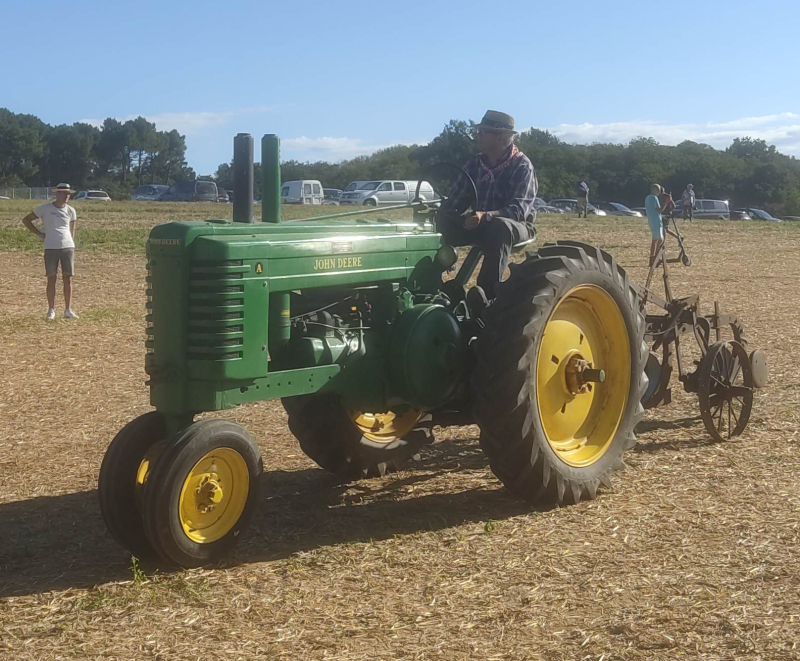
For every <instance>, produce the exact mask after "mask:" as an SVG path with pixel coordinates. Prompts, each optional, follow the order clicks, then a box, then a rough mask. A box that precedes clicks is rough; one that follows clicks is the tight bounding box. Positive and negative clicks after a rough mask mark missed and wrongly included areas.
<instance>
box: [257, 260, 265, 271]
mask: <svg viewBox="0 0 800 661" xmlns="http://www.w3.org/2000/svg"><path fill="white" fill-rule="evenodd" d="M263 272H264V267H263V266H262V265H261V262H256V273H263Z"/></svg>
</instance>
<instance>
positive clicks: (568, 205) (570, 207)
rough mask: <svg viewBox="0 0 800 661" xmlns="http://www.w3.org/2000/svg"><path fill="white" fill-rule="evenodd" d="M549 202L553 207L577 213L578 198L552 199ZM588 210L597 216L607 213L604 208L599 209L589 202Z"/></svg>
mask: <svg viewBox="0 0 800 661" xmlns="http://www.w3.org/2000/svg"><path fill="white" fill-rule="evenodd" d="M548 204H549V205H550V206H553V207H558V208H559V209H562V210H563V211H565V212H566V213H575V208H576V206H577V204H578V200H574V199H568V198H559V199H557V200H550V202H548ZM588 211H589V213H591V214H594V215H595V216H605V215H607V214H606V212H605V211H603V210H602V209H598V208H597V207H596V206H594V205H593V204H589V206H588Z"/></svg>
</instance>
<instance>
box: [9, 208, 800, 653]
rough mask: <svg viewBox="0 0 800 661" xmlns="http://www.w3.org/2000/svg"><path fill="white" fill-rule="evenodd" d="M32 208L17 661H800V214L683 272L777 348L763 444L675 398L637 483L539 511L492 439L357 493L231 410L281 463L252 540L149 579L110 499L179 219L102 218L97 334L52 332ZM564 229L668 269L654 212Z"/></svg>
mask: <svg viewBox="0 0 800 661" xmlns="http://www.w3.org/2000/svg"><path fill="white" fill-rule="evenodd" d="M16 204H17V206H14V207H6V208H5V209H6V210H5V211H2V210H0V239H2V243H0V282H2V283H3V296H2V301H1V302H0V342H2V351H0V374H1V375H2V376H0V475H2V478H1V479H0V485H2V490H0V658H3V659H6V658H8V659H12V658H13V659H19V660H27V659H37V660H38V659H72V658H81V659H201V658H209V657H212V656H213V657H214V658H218V659H226V660H227V659H254V658H265V659H283V658H291V659H331V660H333V659H337V660H345V659H347V660H355V659H398V658H402V659H420V660H422V659H548V660H549V659H570V660H572V659H587V660H588V659H591V660H595V661H599V660H601V659H602V660H603V661H609V660H611V659H626V660H633V659H648V660H649V659H677V658H687V659H763V660H764V661H772V660H777V659H800V649H798V641H800V447H798V418H800V386H798V385H797V384H796V383H795V378H794V376H793V375H795V376H796V375H797V373H798V372H800V340H799V339H798V325H799V324H800V312H798V303H800V296H798V294H799V293H800V258H798V253H800V224H793V223H783V224H781V225H777V224H776V225H772V224H755V223H722V222H719V223H718V222H696V223H695V224H694V225H691V226H689V227H686V228H685V234H686V237H687V243H688V246H689V252H690V254H691V256H692V259H693V261H694V265H693V266H692V267H691V268H682V267H674V268H673V270H672V273H673V275H674V277H673V287H674V289H675V291H676V292H677V293H679V294H689V293H694V292H699V293H701V294H702V296H703V300H705V301H706V303H707V304H710V303H711V302H712V301H713V300H714V299H717V300H719V301H720V304H721V307H722V310H723V311H730V312H736V313H738V314H740V315H741V317H742V319H743V321H744V324H745V327H746V329H747V334H748V337H749V340H750V343H751V346H752V347H761V348H762V349H764V351H765V352H766V353H767V356H768V359H769V362H770V366H771V373H770V378H771V381H770V384H769V386H768V387H767V388H766V389H765V390H763V391H760V392H758V394H757V397H756V402H755V405H754V412H753V417H752V421H751V423H750V426H749V428H748V430H747V432H746V433H745V434H744V435H743V436H742V437H741V438H740V439H738V440H735V441H732V442H727V443H722V444H716V443H712V442H711V441H710V439H709V437H708V436H707V435H706V433H705V431H704V429H703V426H702V422H701V421H700V420H699V418H698V417H697V401H696V397H695V396H693V395H687V394H684V393H682V392H681V391H680V390H679V388H677V387H676V388H675V390H674V392H675V394H676V397H675V400H676V401H675V402H674V403H673V405H671V406H670V407H669V408H667V409H662V410H657V411H654V412H650V413H648V415H647V418H646V420H645V421H644V422H643V423H641V425H640V427H639V429H638V438H639V444H638V446H637V447H636V448H635V449H634V450H633V451H632V452H630V453H629V454H628V455H627V463H628V468H627V470H625V471H624V472H621V473H618V474H617V476H616V479H615V481H614V487H613V490H603V491H602V492H601V493H600V494H599V496H598V498H597V500H594V501H590V502H584V503H581V504H580V505H577V506H571V507H565V508H554V509H541V510H539V509H536V510H531V509H530V508H529V507H527V506H526V505H524V504H523V503H520V502H518V501H517V500H515V499H514V498H512V497H511V496H510V495H509V494H508V493H507V492H506V491H505V490H504V489H503V488H502V487H501V485H500V484H499V483H498V482H497V480H496V479H495V478H494V477H493V475H492V474H491V472H490V471H489V468H488V465H487V462H486V460H485V459H484V457H483V455H482V454H481V452H480V448H479V446H478V443H477V439H478V432H477V429H476V428H475V427H463V428H452V429H448V430H445V431H443V432H439V434H438V435H439V436H440V437H441V438H443V439H445V440H444V442H443V443H440V444H438V445H436V446H434V447H431V448H429V449H427V450H426V451H425V452H424V453H423V455H422V458H421V460H420V461H418V462H416V463H414V464H412V465H411V466H410V467H409V470H406V471H404V472H401V473H399V474H395V475H392V476H390V477H386V478H383V479H374V480H367V481H364V482H360V483H355V484H349V485H342V484H339V483H337V482H336V480H334V479H333V478H331V477H330V476H329V475H327V474H326V473H325V472H323V471H322V470H321V469H319V468H317V467H316V466H315V465H314V464H313V463H312V462H311V461H310V460H309V459H307V458H306V457H305V456H304V455H303V454H302V453H301V451H300V449H299V447H298V445H297V443H296V442H295V441H294V440H293V439H292V437H291V436H290V434H289V432H288V430H287V428H286V425H285V416H284V413H283V410H282V408H281V406H280V404H278V403H262V404H257V405H251V406H248V407H245V408H241V409H239V410H236V411H233V412H230V413H229V414H227V415H230V417H232V418H234V419H236V420H237V421H238V422H240V423H241V424H243V425H245V426H246V427H247V428H248V429H249V430H250V432H251V433H253V435H254V436H255V437H256V439H257V440H258V442H259V444H260V446H261V451H262V453H263V457H264V466H265V476H264V481H263V487H262V489H263V491H262V493H263V502H262V503H261V508H260V512H259V514H258V516H257V517H256V520H255V521H254V524H253V526H252V528H251V530H250V532H249V533H248V535H247V536H246V538H245V539H243V540H242V543H241V544H240V545H239V546H238V548H237V551H236V553H235V555H234V557H233V558H232V559H231V560H230V561H229V562H227V563H225V565H224V566H222V567H219V568H214V569H210V570H196V571H186V572H175V573H162V572H159V571H156V570H154V569H153V568H149V567H145V568H142V569H140V568H137V567H132V565H131V559H130V557H128V556H126V554H125V552H124V551H123V550H122V549H120V548H119V547H118V546H117V545H116V544H115V543H114V542H113V540H112V539H111V538H110V537H109V536H108V534H107V533H106V531H105V528H104V525H103V522H102V520H101V518H100V512H99V507H98V504H97V493H96V483H97V474H98V469H99V466H100V462H101V460H102V456H103V452H104V450H105V448H106V446H107V445H108V443H109V441H110V440H111V438H112V437H113V436H114V434H115V433H116V432H117V431H118V430H119V429H120V428H121V427H122V426H123V425H124V424H125V423H126V422H128V421H129V420H131V419H132V418H133V417H135V416H136V415H139V414H140V413H143V412H144V411H147V410H148V400H147V390H146V388H145V386H144V381H145V378H146V375H145V373H144V369H143V361H144V359H143V356H144V347H143V330H144V322H143V319H142V316H143V308H144V255H143V250H142V249H141V239H142V238H143V236H144V234H145V233H146V229H147V227H148V226H149V225H151V224H152V223H153V222H155V220H156V218H157V217H159V216H158V214H160V213H162V212H158V211H154V210H153V205H129V206H125V205H115V206H114V207H109V208H105V209H97V210H87V211H86V212H85V213H84V214H82V218H84V219H85V222H83V223H82V225H81V229H80V230H79V231H82V232H84V237H85V240H84V241H82V243H81V246H82V248H81V250H80V251H79V254H78V260H77V264H78V276H77V278H76V295H75V297H76V305H75V307H76V309H77V310H78V311H79V312H80V314H81V319H80V320H79V321H76V322H68V321H65V320H62V319H59V320H58V321H57V322H55V323H51V324H48V323H46V322H45V321H44V313H45V308H46V305H45V302H44V277H43V268H42V264H41V256H40V254H39V253H38V251H37V247H36V244H35V242H32V241H30V240H28V239H27V238H26V237H25V236H24V235H23V234H20V233H19V231H18V230H17V229H14V227H13V225H14V223H16V222H17V220H16V219H17V218H19V217H21V216H22V215H24V209H23V207H24V205H20V204H19V203H16ZM161 208H166V207H159V209H161ZM173 208H175V209H178V211H176V212H175V214H176V215H173V216H171V217H190V216H192V215H193V214H195V213H201V214H205V213H211V211H208V210H207V209H203V210H202V211H201V212H198V211H196V210H193V209H191V208H187V205H181V206H180V207H177V206H176V207H169V209H170V213H173V212H172V209H173ZM218 208H219V207H214V211H216V209H218ZM224 210H225V211H227V212H228V213H229V209H224ZM215 215H219V214H215ZM92 221H93V222H92ZM540 227H541V234H540V238H541V240H542V242H544V241H547V240H555V239H557V238H575V239H581V240H584V241H588V242H591V243H595V244H598V245H600V246H602V247H604V248H607V249H609V250H610V251H611V252H612V253H613V254H615V255H616V256H617V258H618V260H619V261H620V263H621V264H623V265H624V266H625V267H626V268H628V269H629V271H630V273H631V275H632V276H633V278H634V279H635V280H639V281H641V280H642V279H643V276H644V272H645V266H646V254H647V248H648V241H649V238H648V234H647V231H646V224H645V222H644V221H643V220H639V221H635V220H630V221H628V220H613V219H597V220H589V221H577V220H574V219H572V220H564V219H560V220H543V221H541V223H540ZM104 232H105V234H104ZM93 233H94V234H93ZM100 236H105V239H103V240H99V239H98V240H94V239H92V237H94V238H95V239H96V238H97V237H100ZM59 298H60V293H59ZM676 386H677V384H676Z"/></svg>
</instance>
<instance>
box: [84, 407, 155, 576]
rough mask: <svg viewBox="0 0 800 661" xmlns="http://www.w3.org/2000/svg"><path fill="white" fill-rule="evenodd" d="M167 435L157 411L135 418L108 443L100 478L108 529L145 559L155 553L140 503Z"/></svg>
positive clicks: (98, 488)
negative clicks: (149, 539)
mask: <svg viewBox="0 0 800 661" xmlns="http://www.w3.org/2000/svg"><path fill="white" fill-rule="evenodd" d="M166 434H167V425H166V422H165V420H164V416H163V415H161V414H160V413H159V412H158V411H150V412H149V413H145V414H144V415H140V416H139V417H138V418H134V419H133V420H131V421H130V422H129V423H128V424H127V425H125V426H124V427H123V428H122V429H120V431H119V432H118V433H117V435H116V436H115V437H114V440H113V441H111V444H110V445H109V446H108V449H107V450H106V454H105V456H104V457H103V463H102V464H101V466H100V475H99V477H98V480H97V494H98V497H99V500H100V512H101V513H102V515H103V520H104V521H105V524H106V528H108V531H109V532H110V533H111V536H112V537H113V538H114V539H115V540H116V541H117V542H118V543H119V545H120V546H122V547H123V548H124V549H126V550H128V551H130V553H131V554H132V555H134V556H136V557H137V558H140V559H142V560H145V559H148V560H149V559H152V558H153V557H155V556H156V551H155V550H154V549H153V546H152V545H151V544H150V542H149V541H148V540H147V537H146V536H145V532H144V524H143V522H142V512H141V503H142V496H143V492H144V486H145V484H146V482H147V480H148V479H149V477H150V475H151V474H152V470H153V466H154V464H155V462H156V459H157V458H158V455H159V454H160V452H161V449H162V448H163V446H164V444H165V442H166Z"/></svg>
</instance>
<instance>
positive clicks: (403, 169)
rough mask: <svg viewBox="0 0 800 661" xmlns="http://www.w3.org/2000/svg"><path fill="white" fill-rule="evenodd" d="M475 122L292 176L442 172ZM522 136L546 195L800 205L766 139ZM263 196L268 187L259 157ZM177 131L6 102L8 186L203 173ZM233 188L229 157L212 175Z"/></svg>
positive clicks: (778, 210) (787, 210)
mask: <svg viewBox="0 0 800 661" xmlns="http://www.w3.org/2000/svg"><path fill="white" fill-rule="evenodd" d="M474 134H475V124H474V123H473V122H466V121H462V120H451V121H450V122H448V123H447V124H446V125H445V126H444V128H443V130H442V131H441V133H439V135H437V136H436V137H435V138H434V139H433V140H431V142H430V143H428V144H427V145H396V146H393V147H388V148H387V149H381V150H379V151H377V152H375V153H374V154H371V155H369V156H359V157H356V158H353V159H349V160H346V161H342V162H340V163H328V162H326V161H318V162H315V163H310V162H300V161H296V160H289V161H284V162H283V163H282V164H281V174H282V179H283V180H284V181H290V180H294V179H319V180H320V181H321V182H322V183H323V185H324V186H325V187H329V188H344V187H345V186H347V184H348V183H350V182H351V181H357V180H372V179H433V178H434V177H433V176H432V172H433V171H432V169H431V166H432V165H433V164H434V163H438V162H442V161H445V162H450V163H456V164H459V165H462V164H463V163H464V162H466V160H467V159H468V158H469V157H470V156H471V155H472V154H473V153H474V151H475V141H474ZM516 140H517V145H518V146H519V147H520V149H522V151H524V152H525V153H526V154H527V155H528V156H529V157H530V159H531V160H532V161H533V164H534V166H535V167H536V173H537V177H538V179H539V193H540V196H541V197H543V198H545V199H548V200H549V199H553V198H558V197H568V198H571V197H574V190H575V183H576V181H577V179H578V177H579V176H580V175H584V174H585V175H586V176H587V177H588V183H589V186H590V188H591V191H592V193H591V200H592V201H597V202H599V201H613V202H622V203H624V204H628V205H629V206H642V204H643V200H644V198H645V196H646V195H647V194H648V192H649V189H650V185H651V184H652V183H653V182H656V183H660V184H662V185H663V186H665V187H666V189H667V190H670V191H672V193H673V194H674V195H676V196H677V195H679V194H680V193H681V191H683V189H684V188H685V186H686V184H688V183H692V184H694V188H695V191H696V193H697V196H698V197H707V198H713V199H723V200H729V201H730V202H731V204H732V205H733V206H734V207H739V206H752V207H762V208H765V209H767V210H768V211H770V212H771V213H773V214H776V215H780V214H798V213H800V161H799V160H798V159H796V158H795V157H793V156H787V155H785V154H781V153H780V152H779V151H778V150H777V149H776V148H775V147H774V146H773V145H768V144H767V143H766V142H764V141H763V140H757V139H752V138H736V139H735V140H734V141H733V142H732V143H731V145H730V146H729V147H728V148H727V149H724V150H719V149H714V148H713V147H710V146H709V145H705V144H700V143H696V142H691V141H685V142H682V143H681V144H679V145H677V146H674V147H673V146H668V145H661V144H658V142H656V141H655V140H653V139H652V138H636V139H635V140H631V141H630V142H629V143H627V144H624V145H623V144H607V143H596V144H592V145H572V144H568V143H565V142H562V141H561V140H559V139H558V138H557V137H556V136H554V135H553V134H551V133H549V132H547V131H541V130H539V129H529V130H528V131H524V132H522V133H520V134H519V135H518V136H517V138H516ZM255 175H256V176H255V186H256V196H257V197H260V195H261V176H260V165H259V164H256V173H255ZM195 177H196V175H195V172H194V170H193V169H192V168H191V167H189V165H188V164H187V162H186V141H185V138H184V136H182V135H181V134H180V133H178V131H176V130H172V131H158V130H157V129H156V127H155V124H153V123H152V122H148V121H147V120H146V119H145V118H144V117H137V118H136V119H132V120H128V121H125V122H120V121H118V120H116V119H112V118H108V119H106V120H105V121H104V122H103V124H102V126H100V127H95V126H91V125H89V124H85V123H80V122H76V123H75V124H71V125H67V124H62V125H58V126H50V125H48V124H46V123H44V122H42V121H41V120H40V119H38V118H37V117H35V116H33V115H25V114H15V113H13V112H11V111H10V110H7V109H5V108H0V186H2V187H6V186H31V187H34V186H54V185H55V184H57V183H58V182H60V181H67V182H69V183H70V184H71V185H72V186H73V187H78V188H102V189H104V190H107V191H108V192H109V194H110V195H111V197H112V198H115V199H123V198H125V197H127V195H129V194H130V192H131V191H132V190H133V189H134V188H135V187H136V186H137V185H139V184H142V183H157V184H172V183H173V182H175V181H185V180H190V179H193V178H195ZM213 178H214V179H215V180H216V181H217V183H218V184H219V185H220V186H222V187H223V188H228V189H230V188H232V187H233V177H232V170H231V165H230V163H224V164H222V165H220V166H219V167H218V168H217V171H216V173H215V175H214V177H213Z"/></svg>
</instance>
